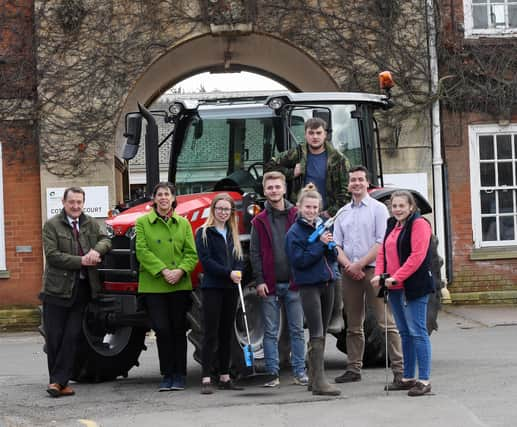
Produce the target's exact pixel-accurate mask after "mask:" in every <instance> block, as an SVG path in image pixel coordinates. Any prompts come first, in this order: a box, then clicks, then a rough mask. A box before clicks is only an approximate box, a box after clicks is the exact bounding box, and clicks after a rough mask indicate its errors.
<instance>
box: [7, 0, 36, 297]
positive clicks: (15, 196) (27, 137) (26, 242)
mask: <svg viewBox="0 0 517 427" xmlns="http://www.w3.org/2000/svg"><path fill="white" fill-rule="evenodd" d="M33 18H34V17H33V1H32V0H0V88H1V89H0V103H1V106H2V107H1V108H0V143H1V144H2V152H3V156H2V157H3V158H2V167H3V184H4V187H3V190H4V219H5V222H4V226H5V245H6V266H7V271H8V272H9V275H10V277H9V278H7V279H0V307H5V306H10V305H35V304H37V303H38V300H37V294H38V292H39V290H40V288H41V273H42V267H43V258H42V251H41V201H40V194H41V192H40V170H39V156H38V151H39V150H38V141H37V137H36V136H35V135H36V133H35V126H36V125H35V124H34V122H33V121H31V120H30V117H27V114H30V111H26V110H23V109H22V108H20V106H21V105H22V104H23V103H25V104H26V103H28V105H30V103H31V102H34V101H35V99H36V71H35V66H34V37H33ZM9 109H10V111H9ZM16 246H31V247H32V252H30V253H17V252H16Z"/></svg>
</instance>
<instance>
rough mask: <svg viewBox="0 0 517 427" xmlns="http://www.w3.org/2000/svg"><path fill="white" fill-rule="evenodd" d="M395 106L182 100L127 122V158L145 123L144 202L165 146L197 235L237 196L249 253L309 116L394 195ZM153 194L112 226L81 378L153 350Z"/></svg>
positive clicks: (248, 292)
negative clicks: (146, 252)
mask: <svg viewBox="0 0 517 427" xmlns="http://www.w3.org/2000/svg"><path fill="white" fill-rule="evenodd" d="M391 106H392V101H391V100H390V97H389V91H387V94H386V95H373V94H366V93H341V92H336V93H292V92H285V93H274V94H271V95H270V96H263V97H251V98H232V99H217V100H211V101H208V100H204V101H202V100H193V99H183V100H177V101H176V102H174V103H173V104H172V105H170V107H169V108H168V111H150V110H148V109H146V108H144V107H142V106H139V111H138V112H135V113H129V114H128V115H127V116H126V133H125V136H126V138H127V140H126V143H125V147H124V153H123V157H124V159H126V160H131V159H132V158H134V157H135V155H136V154H137V151H138V149H139V147H140V139H141V134H142V123H143V121H144V120H145V122H146V124H147V126H146V128H145V162H146V181H147V182H146V191H145V194H146V196H149V195H150V194H151V189H152V188H153V187H154V185H155V184H156V183H157V182H158V181H159V180H160V178H159V150H160V149H161V150H167V151H168V153H167V155H168V159H169V162H168V178H167V180H168V181H170V182H172V183H174V184H175V185H176V188H177V194H178V196H177V202H178V206H177V208H176V211H177V212H178V213H179V214H180V215H182V216H184V217H185V218H187V219H188V220H189V221H190V222H191V224H192V228H193V231H194V233H195V231H196V229H197V228H198V227H199V226H200V225H201V224H202V223H203V222H204V221H205V219H206V217H207V215H208V208H209V206H210V202H211V201H212V199H213V197H214V196H215V195H216V194H217V193H218V192H221V191H224V192H229V193H230V194H231V196H232V197H233V198H234V200H235V201H236V205H237V207H238V215H239V224H240V232H241V241H242V244H243V247H244V249H245V252H246V253H247V252H248V246H249V245H248V243H249V232H250V221H251V219H252V218H253V216H254V215H255V214H257V213H258V212H259V211H260V209H261V207H262V206H263V200H264V198H263V195H262V188H261V178H262V172H263V166H264V164H265V163H267V162H268V161H269V160H270V159H271V158H272V157H273V156H275V155H276V154H277V153H279V152H282V151H285V150H287V149H289V148H290V147H293V146H294V145H296V144H300V143H302V142H303V141H304V122H305V120H306V119H307V118H309V117H321V118H323V119H324V120H325V121H326V122H327V123H328V135H329V140H330V141H331V142H332V143H333V144H334V146H335V147H336V148H337V149H339V150H340V151H341V152H342V153H343V154H344V155H345V156H347V157H348V159H349V160H350V162H351V163H352V164H353V165H356V164H363V165H365V166H366V167H368V169H369V170H370V171H371V173H372V183H373V184H374V186H375V187H376V188H377V189H374V190H373V191H372V193H371V194H372V196H373V197H376V198H381V199H386V198H388V197H389V195H390V193H391V191H392V190H388V189H380V188H379V187H382V162H381V156H380V147H379V131H378V126H377V122H376V120H375V118H374V112H375V111H376V110H386V109H389V108H390V107H391ZM158 119H161V123H160V128H161V133H163V134H164V135H165V136H164V138H160V136H159V134H160V129H159V127H158V123H157V120H158ZM164 128H165V130H164ZM159 139H161V141H160V140H159ZM162 158H163V156H162ZM162 180H163V179H162ZM146 196H144V197H142V198H140V199H138V200H133V201H131V202H128V203H126V204H125V205H124V206H123V207H121V208H120V212H119V213H118V214H117V215H116V216H115V217H113V218H111V219H108V220H107V221H106V225H107V228H108V231H109V233H110V234H111V238H112V242H113V250H112V251H111V253H110V254H109V255H108V256H107V257H106V259H105V261H104V265H103V266H102V269H101V272H102V274H103V277H104V292H103V294H102V295H101V296H100V298H99V299H98V300H96V301H93V302H92V303H91V304H90V305H89V307H88V310H87V313H86V315H85V318H84V328H83V330H84V338H85V339H84V344H83V349H82V351H79V352H78V354H79V356H78V360H77V364H76V371H75V373H74V378H75V379H76V380H82V381H102V380H109V379H114V378H116V377H118V376H127V373H128V371H129V370H130V369H131V368H132V367H133V366H134V365H138V358H139V355H140V352H141V351H142V350H143V349H145V345H144V339H145V335H146V332H147V331H149V329H150V324H149V319H148V317H147V313H146V312H145V310H144V308H143V305H142V304H141V301H140V299H139V296H138V294H137V285H138V283H137V280H138V261H137V259H136V256H135V230H134V224H135V220H136V218H137V217H138V216H140V215H142V214H145V213H146V212H148V210H149V209H151V205H150V203H151V202H150V199H149V198H148V197H146ZM418 200H419V202H420V205H421V206H420V207H421V209H422V211H423V212H424V213H425V212H430V210H431V209H430V207H429V205H428V203H427V202H426V201H425V199H424V198H423V197H422V196H420V195H418ZM200 274H202V272H201V271H200V269H199V267H198V269H196V271H195V272H194V274H193V283H194V285H195V286H197V285H198V283H199V275H200ZM242 283H243V285H244V292H245V304H246V311H247V315H248V320H249V322H250V333H251V340H252V346H253V352H254V355H255V368H256V370H258V371H260V370H261V366H262V365H261V358H262V357H263V356H262V355H263V352H262V335H263V327H262V321H261V318H260V310H259V300H258V297H257V296H256V294H255V288H254V284H253V282H252V275H251V272H250V269H249V267H248V268H247V269H246V271H245V272H244V274H243V281H242ZM200 304H201V301H200V298H199V295H198V292H196V291H194V292H193V304H192V309H191V311H190V313H189V321H190V327H191V329H190V332H189V339H190V341H191V343H192V344H193V345H194V348H195V352H194V358H195V359H196V360H198V361H199V356H200V345H201V336H202V332H203V331H202V326H203V325H202V322H201V319H200V313H201V311H200ZM238 310H241V308H240V307H239V308H238ZM434 318H436V315H435V316H434ZM236 319H237V320H236V323H235V327H234V329H235V334H234V337H235V339H234V350H235V351H234V352H233V358H232V368H233V372H234V373H235V374H237V375H238V374H242V373H244V372H245V363H244V360H243V352H242V346H244V345H245V344H246V343H247V342H246V340H245V329H244V325H243V324H242V323H241V319H242V316H240V315H239V313H238V315H237V316H236ZM370 323H371V324H372V325H373V323H372V322H370ZM345 328H346V319H345ZM377 329H378V328H377ZM345 332H346V329H343V330H342V331H337V332H335V335H336V336H337V338H338V348H340V349H341V350H343V351H346V349H345V348H344V342H345V340H344V336H345V335H344V334H345ZM366 334H367V335H368V334H372V335H375V336H376V339H374V340H371V339H367V343H368V344H367V349H366V354H365V362H366V365H372V364H376V363H379V362H380V363H382V362H383V361H384V342H383V339H384V337H383V334H382V333H379V331H376V326H375V327H372V328H369V327H368V324H367V326H366ZM288 352H289V350H288V348H284V349H283V350H282V349H281V354H282V358H283V359H284V360H287V359H288V354H289V353H288Z"/></svg>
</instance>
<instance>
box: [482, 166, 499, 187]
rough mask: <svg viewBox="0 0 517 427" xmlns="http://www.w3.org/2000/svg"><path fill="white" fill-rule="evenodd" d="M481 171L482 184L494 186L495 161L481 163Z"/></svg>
mask: <svg viewBox="0 0 517 427" xmlns="http://www.w3.org/2000/svg"><path fill="white" fill-rule="evenodd" d="M479 169H480V173H481V186H482V187H493V186H494V185H495V168H494V164H493V163H481V164H480V165H479Z"/></svg>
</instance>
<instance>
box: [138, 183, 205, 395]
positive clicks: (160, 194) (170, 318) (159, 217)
mask: <svg viewBox="0 0 517 427" xmlns="http://www.w3.org/2000/svg"><path fill="white" fill-rule="evenodd" d="M153 202H154V203H153V209H152V210H151V212H149V213H148V214H147V215H144V216H141V217H140V218H138V219H137V220H136V257H137V258H138V261H139V262H140V272H139V276H138V292H139V293H141V294H142V295H143V296H144V301H145V304H146V306H147V309H148V312H149V316H150V317H151V323H152V328H153V329H154V331H155V333H156V343H157V346H158V357H159V359H160V371H161V374H162V375H163V379H162V381H161V383H160V387H159V391H170V390H183V389H184V388H185V380H186V375H187V338H186V332H187V311H188V310H189V308H190V302H191V292H192V282H191V281H190V273H191V272H192V271H193V270H194V268H195V266H196V264H197V254H196V247H195V244H194V236H193V234H192V228H191V226H190V223H189V222H188V221H187V220H186V219H185V218H183V217H181V216H179V215H178V214H176V213H175V212H174V209H175V207H176V196H175V189H174V186H173V185H172V184H170V183H167V182H161V183H159V184H157V185H156V187H155V188H154V190H153Z"/></svg>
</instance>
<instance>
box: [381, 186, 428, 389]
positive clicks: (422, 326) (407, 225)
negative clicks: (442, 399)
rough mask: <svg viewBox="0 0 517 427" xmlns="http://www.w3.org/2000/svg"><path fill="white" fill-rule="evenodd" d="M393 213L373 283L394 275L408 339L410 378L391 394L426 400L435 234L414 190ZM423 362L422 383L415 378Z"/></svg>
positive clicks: (397, 313)
mask: <svg viewBox="0 0 517 427" xmlns="http://www.w3.org/2000/svg"><path fill="white" fill-rule="evenodd" d="M391 214H392V215H393V216H392V217H391V218H389V219H388V227H387V229H386V235H385V237H384V243H383V245H382V246H381V247H380V248H379V252H378V253H377V261H376V266H375V276H374V277H373V278H372V280H371V282H372V284H373V285H375V286H379V283H380V275H381V274H383V273H387V274H389V278H387V279H385V286H386V287H387V290H388V291H389V302H390V305H391V310H392V312H393V317H394V318H395V322H396V323H397V328H398V330H399V333H400V338H401V341H402V353H403V355H404V377H403V378H402V381H401V382H400V383H398V384H396V385H395V384H393V385H390V390H408V395H409V396H422V395H424V394H428V393H430V392H431V383H430V380H429V377H430V374H431V340H430V339H429V334H428V333H427V326H426V319H427V303H428V301H429V294H430V293H432V292H434V281H433V275H432V273H431V250H430V242H431V235H432V230H431V225H430V224H429V223H428V222H427V221H426V220H425V219H424V218H422V217H421V216H420V213H419V212H418V208H417V205H416V202H415V199H414V197H413V195H412V194H411V193H410V192H409V191H406V190H399V191H395V192H393V194H392V196H391ZM417 363H418V381H417V379H416V377H415V371H416V365H417ZM395 387H396V388H395Z"/></svg>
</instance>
